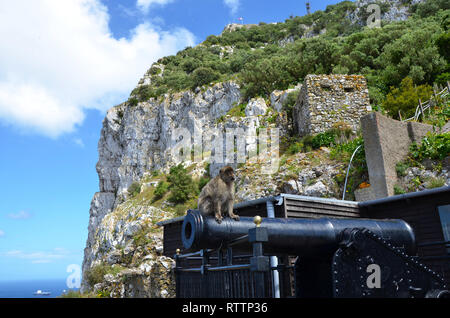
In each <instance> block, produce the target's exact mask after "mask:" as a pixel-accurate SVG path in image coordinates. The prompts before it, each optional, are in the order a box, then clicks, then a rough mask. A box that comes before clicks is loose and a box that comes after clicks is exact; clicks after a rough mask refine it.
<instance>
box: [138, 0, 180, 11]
mask: <svg viewBox="0 0 450 318" xmlns="http://www.w3.org/2000/svg"><path fill="white" fill-rule="evenodd" d="M173 1H174V0H137V2H136V6H137V7H138V8H139V10H141V11H142V12H143V13H148V10H149V9H150V6H151V5H153V4H159V5H166V4H168V3H170V2H173Z"/></svg>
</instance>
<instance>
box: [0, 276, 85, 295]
mask: <svg viewBox="0 0 450 318" xmlns="http://www.w3.org/2000/svg"><path fill="white" fill-rule="evenodd" d="M38 290H41V291H43V292H50V295H48V296H45V295H34V293H35V292H36V291H38ZM71 290H78V289H71ZM67 291H69V288H68V287H67V284H66V279H52V280H20V281H0V298H55V297H58V296H60V295H61V294H63V293H65V292H67Z"/></svg>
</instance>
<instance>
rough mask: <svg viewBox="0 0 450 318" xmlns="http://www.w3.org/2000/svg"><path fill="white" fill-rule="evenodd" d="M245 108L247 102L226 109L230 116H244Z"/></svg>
mask: <svg viewBox="0 0 450 318" xmlns="http://www.w3.org/2000/svg"><path fill="white" fill-rule="evenodd" d="M245 108H247V104H239V105H237V106H234V107H233V108H231V109H230V110H229V111H228V115H230V116H231V117H245Z"/></svg>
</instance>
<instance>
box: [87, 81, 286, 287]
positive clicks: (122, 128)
mask: <svg viewBox="0 0 450 318" xmlns="http://www.w3.org/2000/svg"><path fill="white" fill-rule="evenodd" d="M144 82H145V81H144ZM241 102H242V101H241V92H240V87H239V85H238V84H237V83H235V82H232V81H231V82H225V83H219V84H215V85H213V86H211V87H207V88H206V89H203V90H202V89H200V88H199V89H197V90H196V91H195V92H192V91H184V92H180V93H176V94H171V95H170V94H166V95H165V96H164V97H162V98H160V99H154V98H151V99H149V100H148V101H145V102H139V103H137V105H136V106H132V105H131V104H129V103H128V102H125V103H123V104H120V105H118V106H115V107H113V108H111V109H110V110H108V112H107V114H106V116H105V119H104V121H103V128H102V131H101V136H100V140H99V143H98V151H99V160H98V163H97V172H98V176H99V187H100V191H99V192H98V193H96V194H95V195H94V198H93V200H92V204H91V209H90V221H89V228H88V230H89V233H88V239H87V242H86V248H85V251H84V260H83V283H82V290H88V289H92V288H93V287H94V286H88V285H87V283H86V281H87V280H86V273H88V272H89V270H90V269H92V267H93V266H96V265H98V264H106V265H108V266H112V265H114V264H117V263H118V262H119V263H120V262H121V260H122V258H123V257H125V258H127V259H129V258H134V257H135V256H132V255H140V254H139V253H141V254H142V253H143V252H142V251H140V250H139V247H138V246H136V244H134V241H133V239H132V238H133V236H135V235H136V233H137V232H139V231H143V230H144V229H148V220H149V219H152V220H154V219H155V215H161V214H164V213H165V212H164V211H162V210H155V209H152V208H151V207H148V205H142V206H139V204H138V205H137V206H133V205H129V204H130V202H132V201H133V200H132V198H131V197H130V194H129V193H128V189H129V187H130V186H131V185H132V184H133V183H134V182H139V183H141V189H146V188H149V187H152V186H155V185H156V184H155V183H151V182H143V181H142V180H144V179H146V178H147V177H149V176H150V175H151V173H152V171H156V170H158V171H160V172H165V173H167V172H168V171H169V169H170V167H171V166H173V165H176V164H178V163H180V162H183V164H184V165H185V167H192V168H191V173H192V174H193V175H197V176H200V175H203V174H204V172H205V171H204V166H205V165H206V161H208V160H209V157H210V156H213V157H212V158H211V161H212V162H211V164H210V169H209V172H210V174H211V175H212V176H215V175H216V174H217V173H218V171H219V169H220V168H221V167H222V166H224V165H225V164H230V165H232V166H233V167H234V168H237V167H238V165H239V162H242V161H239V160H237V159H238V158H237V157H236V155H234V156H233V157H232V158H231V161H232V162H230V161H227V159H229V158H228V157H227V154H226V151H223V156H222V160H218V158H219V157H216V150H217V149H216V146H218V145H222V146H224V148H223V149H227V148H226V147H227V145H226V140H227V139H226V137H227V132H228V131H231V132H233V133H234V136H235V137H236V138H237V139H239V140H240V141H241V142H242V143H243V146H244V149H245V154H246V155H247V154H248V153H250V152H253V151H256V149H257V140H256V131H257V129H258V128H260V127H261V126H263V125H264V127H270V126H278V127H285V128H283V129H282V130H281V133H282V134H284V133H285V132H286V131H287V128H286V127H287V120H286V116H285V115H283V114H278V113H277V112H275V117H276V120H275V122H273V123H267V122H265V120H266V119H267V116H269V115H270V116H274V115H273V114H272V113H271V112H269V111H268V110H269V109H271V108H270V106H268V105H267V104H266V101H265V100H264V99H262V98H257V99H252V100H251V101H250V102H249V103H248V104H247V105H245V109H244V115H245V116H242V115H236V114H234V113H233V112H232V111H231V110H232V109H233V108H236V107H240V106H238V105H240V103H241ZM189 135H190V136H191V137H192V140H188V139H190V138H189ZM198 135H200V136H201V137H200V139H198V138H197V136H198ZM184 138H186V140H187V141H193V145H194V146H193V148H191V144H190V143H189V148H184V149H183V151H184V153H186V154H188V155H189V156H185V157H179V156H177V155H176V153H175V152H174V149H175V148H176V147H178V146H179V145H180V144H182V142H181V141H183V140H184ZM198 148H200V150H201V152H200V155H201V154H202V152H203V158H202V157H201V156H200V158H196V157H195V156H190V155H191V151H192V152H194V154H196V153H195V151H196V150H197V149H198ZM219 159H220V158H219ZM245 160H246V159H245V158H244V162H245ZM195 164H198V165H195ZM258 195H264V194H263V193H259V194H258ZM130 213H131V214H130ZM166 217H170V216H166ZM160 218H161V216H160ZM155 233H156V232H155ZM155 233H154V234H155ZM155 235H156V234H155ZM153 240H154V241H155V240H156V237H154V238H153ZM136 253H137V254H136ZM141 256H143V257H145V254H142V255H141ZM155 257H157V256H155ZM128 265H130V264H128ZM136 266H137V267H136ZM139 266H140V265H139ZM139 266H138V264H132V266H131V267H130V266H127V268H134V269H136V268H137V269H139ZM139 270H140V271H137V272H133V273H134V274H133V275H134V276H133V277H135V276H136V275H137V274H136V273H138V272H139V273H141V272H142V273H143V274H142V275H140V277H141V279H142V284H141V285H142V286H147V285H148V284H147V283H145V282H146V279H147V280H148V277H147V276H146V274H145V273H146V272H145V271H142V270H141V269H139ZM137 276H139V275H137ZM115 279H116V278H114V279H111V284H112V283H113V282H114V281H115ZM149 284H150V283H149ZM141 285H139V286H141ZM150 285H151V284H150ZM108 286H109V285H108ZM105 288H107V286H106V285H98V286H97V287H96V290H103V289H105ZM108 288H109V287H108ZM111 288H112V287H111ZM111 288H109V289H108V290H109V292H112V289H111ZM114 290H115V291H114V292H113V294H114V295H128V292H127V288H125V290H124V291H123V292H120V293H119V292H117V290H116V289H114ZM148 292H149V293H150V291H148ZM151 293H152V294H155V293H156V291H151ZM137 294H139V295H141V293H140V292H139V293H137ZM169 294H170V293H169Z"/></svg>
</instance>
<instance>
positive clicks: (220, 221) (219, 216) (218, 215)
mask: <svg viewBox="0 0 450 318" xmlns="http://www.w3.org/2000/svg"><path fill="white" fill-rule="evenodd" d="M215 219H216V221H217V223H219V224H220V223H222V219H223V217H222V215H220V214H219V213H216V215H215Z"/></svg>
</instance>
